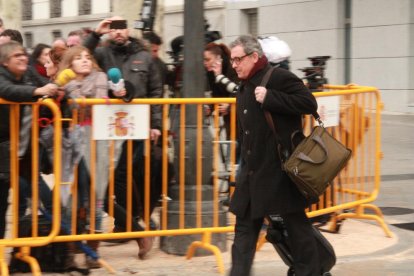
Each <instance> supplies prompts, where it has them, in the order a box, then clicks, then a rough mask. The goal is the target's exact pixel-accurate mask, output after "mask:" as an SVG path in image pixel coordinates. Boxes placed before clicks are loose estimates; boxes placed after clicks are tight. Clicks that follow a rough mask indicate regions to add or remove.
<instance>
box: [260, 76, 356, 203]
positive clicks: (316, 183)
mask: <svg viewBox="0 0 414 276" xmlns="http://www.w3.org/2000/svg"><path fill="white" fill-rule="evenodd" d="M271 71H273V70H272V69H270V70H269V71H268V72H266V75H265V76H264V77H263V80H262V83H261V86H266V84H267V81H268V79H269V77H270V75H271ZM264 113H265V117H266V120H267V123H268V124H269V127H270V128H271V129H272V131H273V133H274V135H275V137H276V140H277V142H278V145H279V146H278V149H279V153H278V154H279V157H281V156H284V157H286V158H281V159H284V160H281V161H282V169H283V170H284V171H285V172H286V173H287V174H288V175H289V177H290V179H291V180H292V181H293V182H294V183H295V184H296V186H297V188H298V189H299V191H300V192H301V193H302V194H303V195H304V196H305V198H306V199H307V200H308V201H309V202H310V203H316V202H318V201H319V196H320V195H322V194H323V193H324V192H325V190H326V188H327V187H328V186H329V184H330V183H331V182H332V180H333V179H334V178H335V177H336V176H337V175H338V173H339V172H340V171H341V170H342V169H343V168H344V167H345V165H346V163H347V162H348V160H349V159H350V158H351V153H352V151H351V150H350V149H348V148H347V147H345V146H344V145H343V144H342V143H341V142H339V141H338V140H336V139H335V138H334V137H333V136H332V135H331V134H330V133H329V132H328V131H326V129H325V128H324V126H323V122H322V121H321V119H320V118H319V114H318V113H315V114H313V116H314V117H315V119H316V120H317V121H318V123H319V126H315V127H314V128H313V130H312V133H311V134H310V135H309V136H307V137H305V136H303V134H302V133H301V132H300V134H301V135H302V137H303V139H302V141H301V142H299V143H298V144H297V146H296V147H295V148H294V150H293V152H292V153H291V154H290V155H289V156H285V154H284V153H281V152H280V150H281V146H280V145H281V142H280V141H281V139H280V137H279V135H278V134H277V132H276V127H275V124H274V122H273V118H272V116H271V114H270V113H269V112H268V111H264ZM293 136H295V133H294V134H293V135H292V139H293V138H294V137H293ZM294 144H295V143H293V141H292V145H294Z"/></svg>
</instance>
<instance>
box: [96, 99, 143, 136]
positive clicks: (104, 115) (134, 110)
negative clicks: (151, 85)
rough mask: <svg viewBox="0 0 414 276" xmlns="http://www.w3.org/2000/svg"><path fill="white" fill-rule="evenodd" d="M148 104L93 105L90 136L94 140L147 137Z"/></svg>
mask: <svg viewBox="0 0 414 276" xmlns="http://www.w3.org/2000/svg"><path fill="white" fill-rule="evenodd" d="M149 113H150V107H149V105H94V106H93V107H92V116H93V121H92V137H93V139H94V140H129V139H148V138H149V131H150V122H149V117H150V114H149Z"/></svg>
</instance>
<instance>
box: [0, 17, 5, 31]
mask: <svg viewBox="0 0 414 276" xmlns="http://www.w3.org/2000/svg"><path fill="white" fill-rule="evenodd" d="M3 24H4V23H3V19H1V17H0V28H1V27H3Z"/></svg>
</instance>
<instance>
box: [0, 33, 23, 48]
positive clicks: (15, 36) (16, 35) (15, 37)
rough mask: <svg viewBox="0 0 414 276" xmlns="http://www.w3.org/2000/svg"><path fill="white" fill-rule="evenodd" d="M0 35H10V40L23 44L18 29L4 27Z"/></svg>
mask: <svg viewBox="0 0 414 276" xmlns="http://www.w3.org/2000/svg"><path fill="white" fill-rule="evenodd" d="M0 36H8V37H10V40H13V41H17V42H19V43H20V44H22V45H23V37H22V34H21V33H20V32H19V31H18V30H12V29H6V30H4V31H3V32H2V33H1V34H0Z"/></svg>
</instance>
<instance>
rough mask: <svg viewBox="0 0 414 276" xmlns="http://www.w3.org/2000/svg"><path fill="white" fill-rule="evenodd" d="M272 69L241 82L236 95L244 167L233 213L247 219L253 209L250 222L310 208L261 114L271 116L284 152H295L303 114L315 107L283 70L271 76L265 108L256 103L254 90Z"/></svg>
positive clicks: (298, 82) (302, 87)
mask: <svg viewBox="0 0 414 276" xmlns="http://www.w3.org/2000/svg"><path fill="white" fill-rule="evenodd" d="M269 68H270V66H269V65H267V66H266V67H265V68H263V69H261V70H259V71H257V72H256V74H255V75H253V76H252V77H251V78H250V79H249V80H245V81H243V82H242V84H241V86H240V91H239V92H238V93H237V124H238V131H239V137H240V143H241V162H240V168H239V173H238V176H237V179H236V188H235V191H234V193H233V196H232V199H231V204H230V211H231V212H232V213H234V214H235V215H236V216H240V217H244V216H245V215H246V214H247V213H248V212H247V211H248V208H250V214H251V218H252V219H255V218H260V217H264V216H266V215H268V214H287V213H291V212H295V211H299V210H303V209H304V208H305V207H306V206H307V204H308V202H306V200H305V198H304V197H303V196H302V195H301V194H300V193H299V191H298V190H297V188H296V186H295V184H294V183H293V182H292V181H291V180H290V179H289V177H288V176H287V174H286V173H285V172H284V171H282V169H281V162H280V159H279V155H278V152H277V142H276V138H275V137H274V134H273V132H272V130H271V129H270V128H269V126H268V124H267V121H266V119H265V115H264V112H263V111H264V110H267V111H269V112H270V113H271V114H272V117H273V121H274V122H275V124H276V125H277V126H276V130H277V132H278V133H279V136H280V137H281V139H282V143H283V147H285V148H286V149H289V150H291V149H290V145H291V143H290V137H291V134H292V133H293V132H294V131H296V130H301V129H302V116H303V115H304V114H311V113H314V112H316V110H317V102H316V100H315V98H314V96H313V95H312V93H311V92H310V91H309V90H308V89H307V88H306V86H305V85H304V84H303V82H302V80H300V79H299V78H298V77H297V76H295V75H294V74H293V73H291V72H289V71H287V70H285V69H281V68H275V69H274V71H273V72H272V75H271V77H270V79H269V81H268V83H267V85H266V88H267V94H266V97H265V99H264V102H263V104H261V103H259V102H257V101H256V99H255V95H254V90H255V88H256V87H257V86H260V83H261V81H262V79H263V76H264V75H265V73H266V72H267V70H268V69H269Z"/></svg>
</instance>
